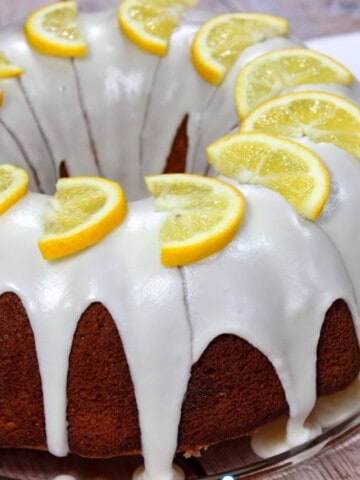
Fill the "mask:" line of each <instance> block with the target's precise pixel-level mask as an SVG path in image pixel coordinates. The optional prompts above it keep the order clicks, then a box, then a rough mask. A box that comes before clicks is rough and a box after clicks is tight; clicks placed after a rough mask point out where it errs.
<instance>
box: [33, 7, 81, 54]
mask: <svg viewBox="0 0 360 480" xmlns="http://www.w3.org/2000/svg"><path fill="white" fill-rule="evenodd" d="M24 33H25V36H26V39H27V41H28V42H29V44H30V45H31V46H32V47H33V48H34V49H35V50H37V51H38V52H40V53H43V54H46V55H57V56H63V57H79V56H83V55H85V53H86V45H85V42H84V40H83V39H82V37H81V33H80V29H79V25H78V22H77V6H76V2H75V1H73V0H66V1H62V2H61V1H60V2H56V3H50V4H48V5H45V6H43V7H40V8H38V9H36V10H35V11H34V12H32V13H31V14H30V15H29V16H28V17H27V19H26V21H25V24H24Z"/></svg>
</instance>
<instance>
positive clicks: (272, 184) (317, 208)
mask: <svg viewBox="0 0 360 480" xmlns="http://www.w3.org/2000/svg"><path fill="white" fill-rule="evenodd" d="M207 155H208V159H209V162H210V164H211V165H213V166H214V168H215V169H216V170H217V172H219V173H221V174H223V175H225V176H227V177H229V178H232V179H234V180H237V181H238V182H240V183H248V184H255V185H263V186H265V187H267V188H269V189H271V190H273V191H275V192H278V193H280V194H281V195H282V196H283V197H285V198H286V200H287V201H288V202H289V203H290V204H291V205H292V206H293V207H294V208H295V209H296V210H297V211H298V212H299V213H300V214H301V215H302V216H303V217H305V218H308V219H310V220H315V219H316V218H317V217H318V215H319V214H320V212H321V211H322V208H323V206H324V204H325V202H326V200H327V198H328V196H329V192H330V176H329V173H328V171H327V169H326V167H325V165H324V164H323V162H322V161H321V160H320V158H319V157H318V156H317V155H316V154H315V153H314V152H312V151H311V150H310V149H308V148H306V147H304V146H302V145H300V144H298V143H296V142H295V141H293V140H288V139H286V138H281V137H277V136H275V135H268V134H261V133H260V134H257V133H247V134H246V133H243V134H235V135H227V136H226V137H223V138H221V139H219V140H217V141H216V142H214V143H212V144H211V145H209V146H208V147H207Z"/></svg>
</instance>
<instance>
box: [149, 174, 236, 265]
mask: <svg viewBox="0 0 360 480" xmlns="http://www.w3.org/2000/svg"><path fill="white" fill-rule="evenodd" d="M145 181H146V185H147V188H148V190H149V191H150V193H152V195H153V196H154V198H155V208H156V209H157V210H161V211H164V210H165V211H166V210H167V211H169V217H168V218H167V219H166V220H165V221H164V223H163V226H162V228H161V229H160V232H159V241H160V245H161V262H162V264H163V265H165V266H168V267H174V266H181V265H187V264H189V263H193V262H196V261H199V260H203V259H204V258H206V257H209V256H210V255H212V254H215V253H217V252H219V251H220V250H221V249H223V248H224V247H225V246H226V245H227V244H228V243H229V242H230V241H231V240H232V239H233V237H234V236H235V234H236V232H237V231H238V228H239V225H240V223H241V220H242V217H243V214H244V198H243V196H242V195H241V193H240V192H239V190H238V189H237V188H236V187H234V186H232V185H229V184H227V183H225V182H222V181H220V180H217V179H214V178H208V177H202V176H201V175H196V174H166V175H151V176H148V177H146V178H145ZM174 185H175V187H176V188H178V187H179V185H180V187H179V188H178V191H177V192H175V193H173V194H171V189H172V187H173V186H174ZM169 188H170V192H169ZM176 188H175V190H176ZM182 190H183V192H182ZM189 191H190V192H191V193H190V194H189ZM193 192H194V196H193V197H192V193H193ZM216 203H217V205H215V204H216ZM224 203H225V205H224V208H223V209H222V207H221V209H220V207H219V205H220V204H221V205H223V204H224ZM218 209H219V210H218ZM174 232H175V234H174ZM174 237H178V238H174ZM179 237H181V238H179Z"/></svg>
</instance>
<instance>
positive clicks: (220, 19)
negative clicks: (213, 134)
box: [191, 13, 289, 85]
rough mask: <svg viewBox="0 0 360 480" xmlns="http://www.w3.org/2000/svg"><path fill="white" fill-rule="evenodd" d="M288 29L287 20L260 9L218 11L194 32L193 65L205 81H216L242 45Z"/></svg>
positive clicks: (215, 83) (234, 58)
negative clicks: (243, 11) (240, 11)
mask: <svg viewBox="0 0 360 480" xmlns="http://www.w3.org/2000/svg"><path fill="white" fill-rule="evenodd" d="M237 22H238V23H239V26H238V27H236V24H237ZM241 23H242V24H243V25H242V26H240V24H241ZM288 29H289V25H288V22H287V20H285V19H284V18H282V17H278V16H275V15H269V14H262V13H223V14H220V15H217V16H215V17H213V18H211V19H210V20H208V21H207V22H205V23H204V24H203V25H202V26H201V27H200V28H199V30H198V31H197V33H196V34H195V37H194V40H193V42H192V45H191V58H192V62H193V65H194V68H195V70H196V71H197V72H198V73H199V75H200V76H201V77H202V78H203V79H204V80H206V81H207V82H208V83H210V84H212V85H219V84H220V83H221V82H222V81H223V80H224V78H225V76H226V74H227V72H228V71H229V70H230V68H231V67H232V66H233V64H234V62H235V61H236V58H238V57H239V56H240V54H241V53H242V51H243V50H245V48H247V47H248V46H250V45H252V44H254V43H257V42H260V41H264V40H266V39H268V38H271V37H274V36H281V35H286V34H287V33H288ZM234 30H235V31H237V33H236V34H234V35H233V38H229V39H227V36H229V37H231V34H232V32H233V31H234ZM217 37H218V38H217Z"/></svg>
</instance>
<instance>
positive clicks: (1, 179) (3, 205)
mask: <svg viewBox="0 0 360 480" xmlns="http://www.w3.org/2000/svg"><path fill="white" fill-rule="evenodd" d="M28 185H29V176H28V174H27V172H26V171H25V170H24V169H22V168H19V167H16V166H15V165H11V164H8V163H5V164H3V165H0V215H1V214H3V213H4V212H5V211H6V210H8V209H9V208H10V207H11V206H12V205H14V203H16V202H17V201H18V200H19V199H20V198H21V197H23V196H24V195H25V193H26V192H27V189H28Z"/></svg>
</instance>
